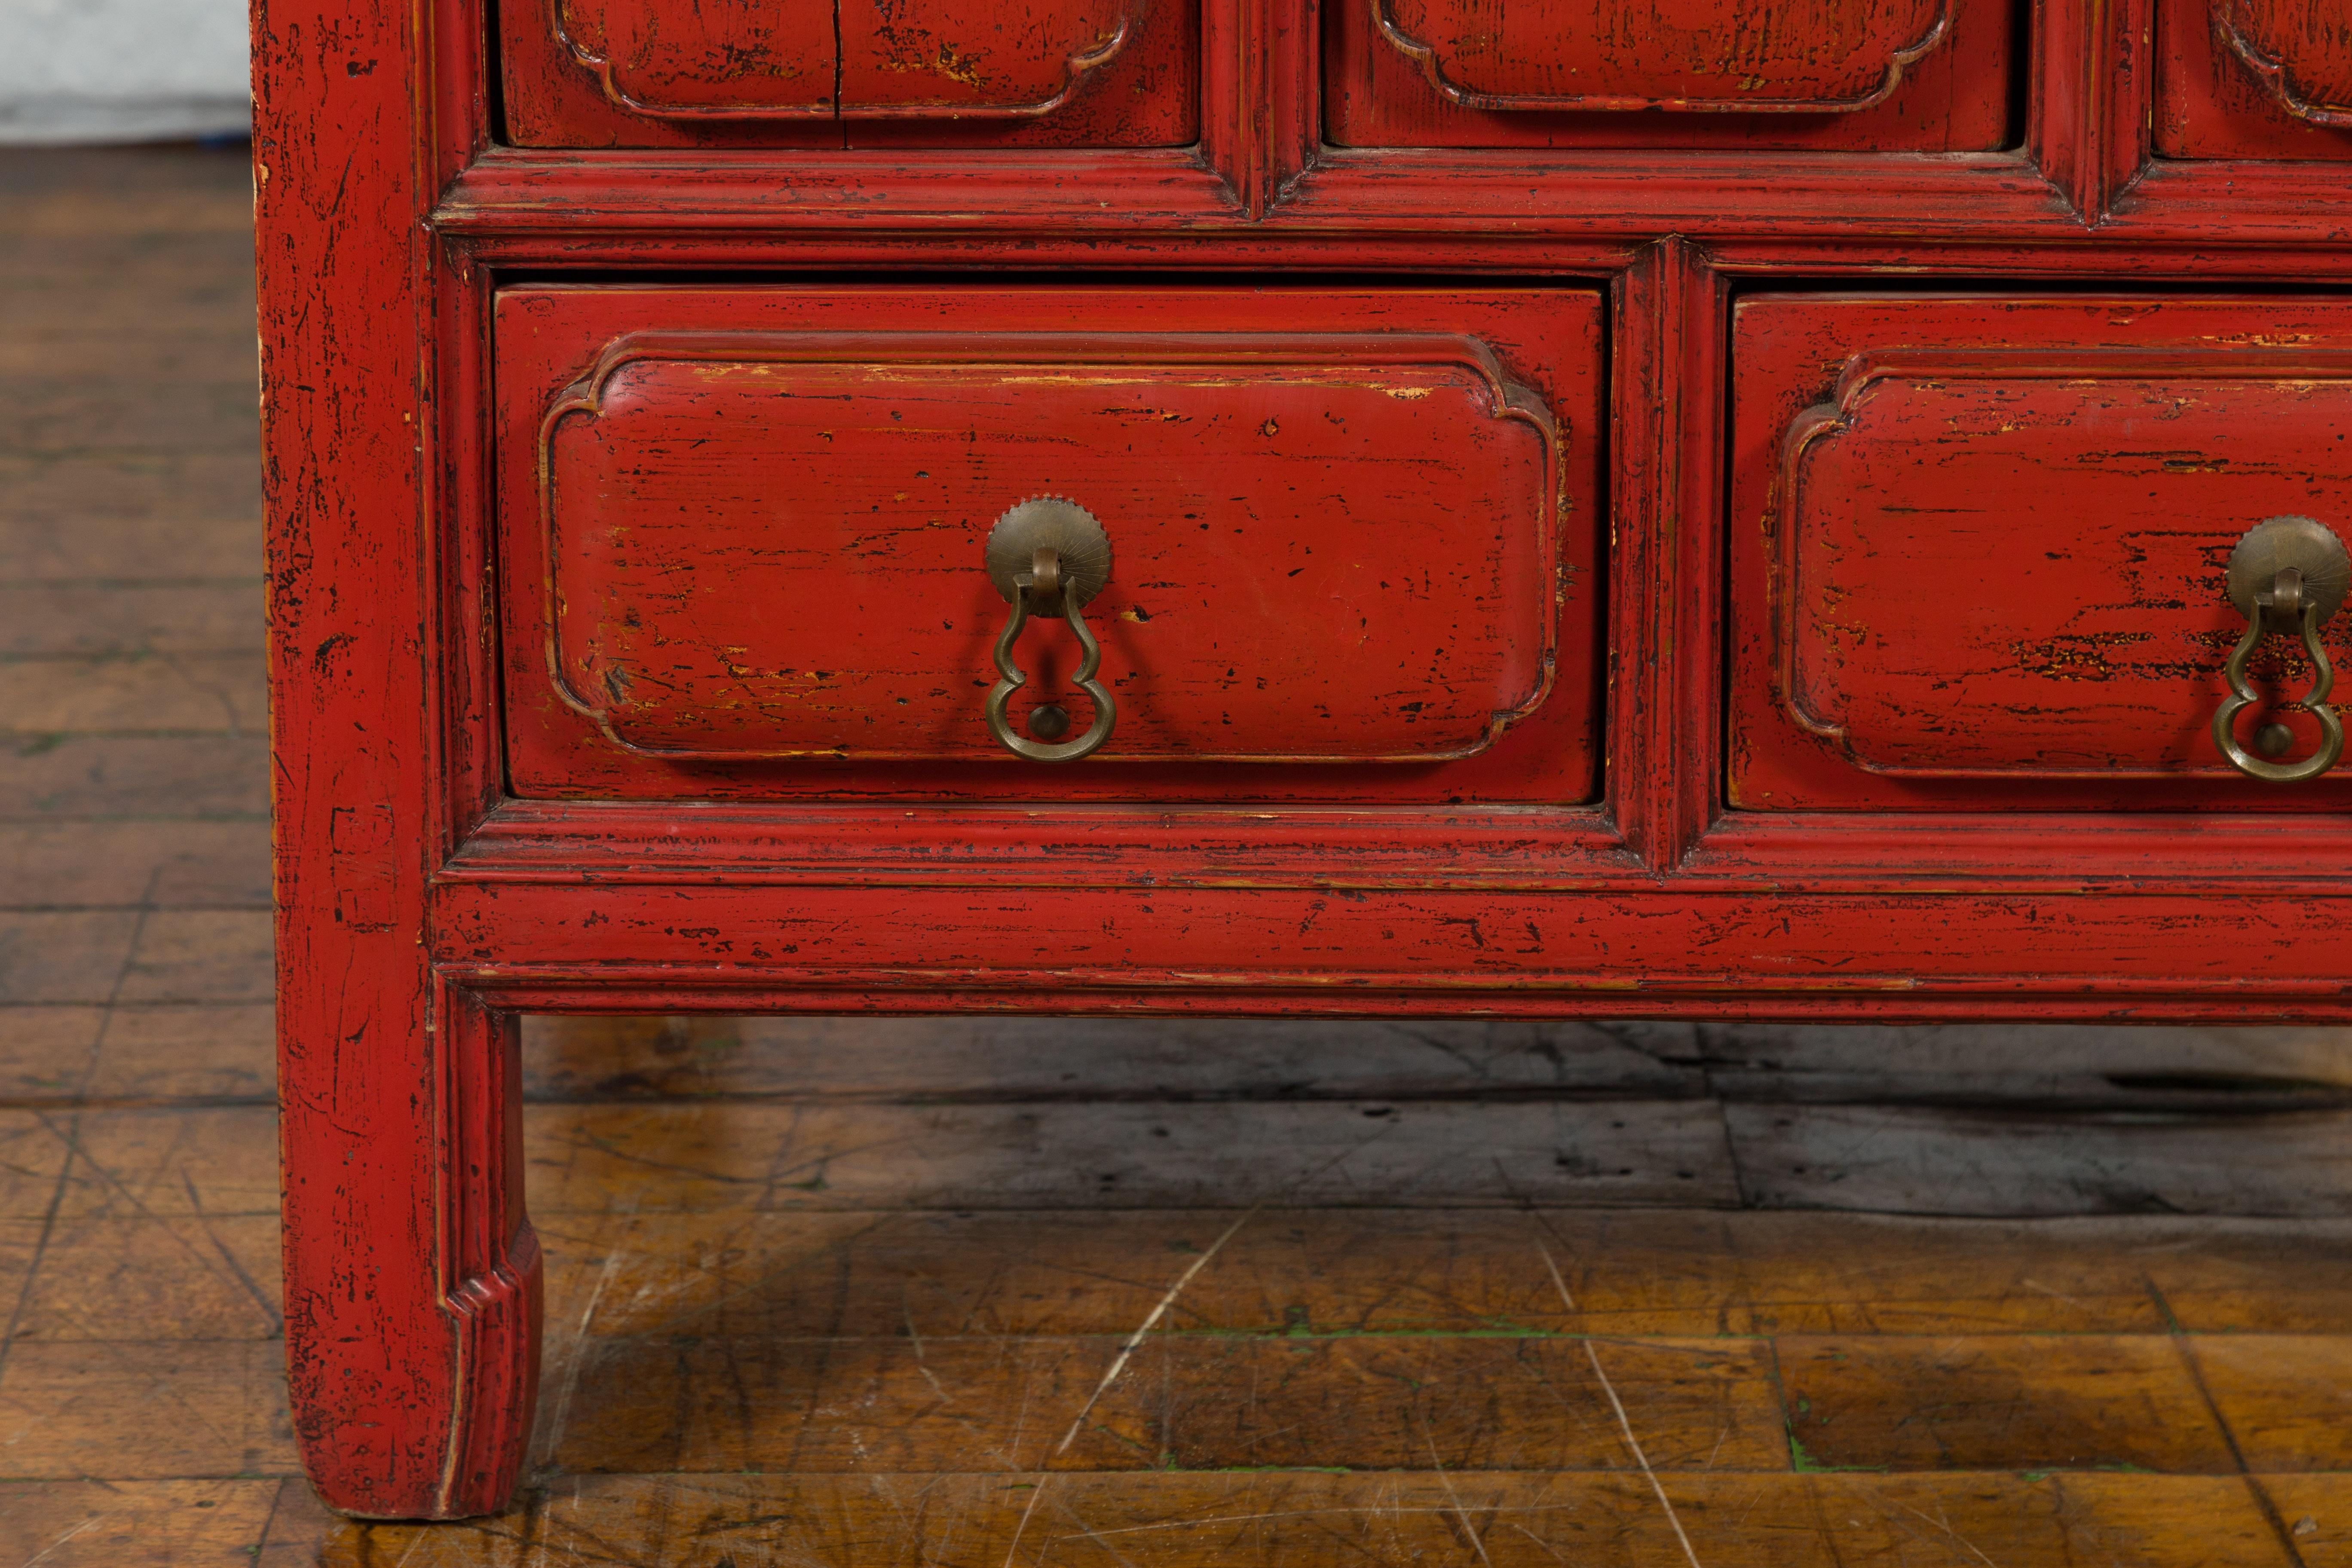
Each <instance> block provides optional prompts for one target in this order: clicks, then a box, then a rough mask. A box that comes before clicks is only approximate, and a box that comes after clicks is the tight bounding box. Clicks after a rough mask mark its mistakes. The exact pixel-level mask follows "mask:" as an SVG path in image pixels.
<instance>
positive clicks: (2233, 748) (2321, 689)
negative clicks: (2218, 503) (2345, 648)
mask: <svg viewBox="0 0 2352 1568" xmlns="http://www.w3.org/2000/svg"><path fill="white" fill-rule="evenodd" d="M2229 586H2230V602H2231V604H2233V605H2237V606H2238V613H2239V614H2241V615H2242V616H2245V617H2246V635H2245V636H2244V637H2242V638H2240V639H2239V641H2238V647H2237V650H2236V651H2235V652H2233V653H2231V655H2230V664H2229V670H2228V674H2229V679H2230V691H2231V696H2230V697H2229V698H2228V699H2227V700H2224V701H2223V702H2222V704H2221V711H2220V712H2218V713H2216V714H2214V715H2213V743H2214V744H2215V745H2216V746H2219V747H2220V748H2221V754H2222V755H2223V756H2225V757H2227V758H2229V759H2230V763H2231V766H2233V767H2235V768H2236V769H2237V770H2238V771H2239V772H2240V773H2243V774H2245V775H2246V776H2247V777H2248V778H2256V779H2265V780H2267V781H2269V782H2270V783H2272V784H2300V783H2301V782H2303V781H2304V780H2305V779H2315V778H2317V777H2318V776H2319V775H2320V774H2322V773H2326V771H2327V770H2328V769H2330V768H2332V767H2334V766H2335V765H2336V761H2337V759H2339V758H2340V757H2342V756H2343V755H2344V721H2342V720H2340V719H2338V718H2337V717H2336V710H2335V709H2333V708H2330V707H2329V706H2328V705H2327V694H2328V693H2329V692H2330V691H2331V690H2333V689H2335V686H2336V670H2335V668H2334V667H2333V666H2332V665H2330V664H2329V663H2328V662H2327V650H2326V648H2324V647H2321V646H2320V642H2319V628H2320V627H2321V626H2325V625H2326V622H2327V618H2328V617H2329V616H2333V615H2334V614H2335V613H2336V610H2337V609H2338V608H2340V607H2341V606H2342V605H2343V603H2344V594H2345V590H2346V588H2347V586H2352V559H2347V555H2346V552H2345V549H2344V542H2343V541H2342V540H2340V539H2338V538H2336V535H2335V533H2334V532H2333V531H2330V530H2329V529H2328V528H2327V527H2326V524H2324V523H2320V522H2316V521H2313V520H2312V519H2310V518H2307V517H2273V518H2271V519H2269V520H2268V521H2263V522H2260V523H2257V524H2255V525H2254V527H2253V529H2252V531H2249V532H2248V533H2247V535H2246V537H2245V538H2243V539H2242V540H2240V541H2239V542H2238V547H2237V549H2235V550H2233V551H2231V552H2230V572H2229ZM2273 632H2278V633H2281V634H2284V635H2286V636H2296V635H2300V636H2301V637H2302V638H2303V651H2304V653H2305V655H2306V656H2308V657H2309V658H2310V659H2311V668H2312V680H2311V689H2310V691H2308V692H2307V693H2305V696H2304V699H2303V707H2304V709H2305V711H2307V712H2309V713H2310V714H2311V716H2312V717H2313V718H2314V719H2316V720H2317V721H2319V737H2320V739H2319V749H2318V750H2317V751H2315V752H2313V753H2312V754H2311V755H2309V756H2307V757H2305V758H2304V759H2303V760H2302V761H2301V762H2299V763H2278V762H2272V761H2270V760H2268V759H2269V758H2270V757H2274V756H2277V755H2279V754H2281V753H2283V752H2285V750H2286V749H2287V747H2289V746H2290V745H2292V744H2294V735H2293V732H2292V731H2289V730H2288V729H2287V727H2286V726H2285V725H2284V723H2280V722H2278V721H2273V722H2271V723H2268V724H2265V725H2263V727H2262V729H2261V730H2260V731H2257V732H2256V734H2255V736H2254V748H2255V750H2256V751H2260V752H2264V753H2266V755H2265V756H2261V757H2258V756H2255V755H2254V754H2253V752H2249V751H2247V750H2246V749H2245V748H2244V747H2243V746H2241V745H2240V744H2239V743H2238V737H2237V730H2236V725H2237V719H2238V715H2239V714H2241V713H2242V712H2244V711H2245V710H2247V709H2248V708H2251V707H2252V706H2253V705H2254V704H2255V703H2256V702H2259V701H2261V700H2262V693H2260V692H2258V691H2256V690H2255V689H2254V687H2253V683H2252V681H2251V680H2250V679H2247V676H2246V662H2247V661H2248V660H2249V659H2251V658H2252V657H2253V653H2254V649H2255V648H2256V647H2260V646H2261V645H2262V640H2263V637H2267V636H2269V635H2270V634H2271V633H2273Z"/></svg>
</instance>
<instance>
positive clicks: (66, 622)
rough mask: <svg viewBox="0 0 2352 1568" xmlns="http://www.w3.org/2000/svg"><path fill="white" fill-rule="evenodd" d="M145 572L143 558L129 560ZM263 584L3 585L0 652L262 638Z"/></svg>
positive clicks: (139, 649)
mask: <svg viewBox="0 0 2352 1568" xmlns="http://www.w3.org/2000/svg"><path fill="white" fill-rule="evenodd" d="M122 568H123V571H122V574H123V575H125V576H135V575H139V574H142V572H143V567H142V565H141V563H135V562H125V563H122ZM260 604H261V584H260V582H259V581H258V580H257V579H254V580H247V581H245V582H239V583H211V582H195V583H173V584H163V585H149V584H141V585H139V586H135V587H121V586H90V587H64V586H59V585H55V584H42V585H40V586H38V587H27V586H14V587H10V586H0V655H17V656H22V655H26V654H47V655H58V654H77V655H82V656H85V657H87V656H91V655H104V654H116V655H121V654H130V653H155V654H178V655H186V654H213V653H226V652H232V651H242V650H244V649H246V648H247V647H253V646H255V645H256V644H257V643H258V642H259V641H260V638H259V637H258V635H257V634H258V632H259V629H260V628H259V626H258V624H257V623H258V621H259V619H260V615H259V607H260Z"/></svg>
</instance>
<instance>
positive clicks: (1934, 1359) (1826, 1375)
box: [1773, 1334, 2232, 1475]
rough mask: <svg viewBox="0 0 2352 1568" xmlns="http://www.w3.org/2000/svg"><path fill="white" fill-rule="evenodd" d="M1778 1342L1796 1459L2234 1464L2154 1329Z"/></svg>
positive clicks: (1999, 1465)
mask: <svg viewBox="0 0 2352 1568" xmlns="http://www.w3.org/2000/svg"><path fill="white" fill-rule="evenodd" d="M1773 1348H1774V1351H1775V1352H1776V1354H1777V1358H1778V1363H1779V1368H1780V1385H1781V1388H1782V1390H1783V1394H1784V1397H1785V1398H1786V1399H1787V1401H1788V1411H1789V1441H1790V1446H1791V1448H1792V1450H1793V1451H1794V1452H1795V1453H1796V1454H1797V1455H1798V1456H1799V1461H1800V1463H1801V1464H1803V1465H1809V1466H1812V1467H1817V1468H1826V1469H1848V1468H1860V1469H1874V1468H1890V1469H1897V1470H1932V1469H1952V1470H2099V1469H2121V1468H2129V1469H2135V1470H2158V1471H2165V1472H2170V1473H2178V1474H2188V1475H2213V1474H2218V1473H2221V1472H2225V1471H2227V1470H2229V1469H2231V1468H2232V1464H2231V1455H2230V1449H2229V1446H2228V1444H2227V1442H2226V1440H2225V1439H2224V1437H2223V1436H2222V1433H2221V1428H2220V1427H2219V1426H2216V1425H2215V1423H2214V1421H2213V1418H2212V1415H2211V1414H2210V1411H2209V1410H2208V1409H2207V1407H2206V1404H2205V1399H2204V1396H2203V1394H2200V1392H2199V1389H2198V1384H2197V1379H2196V1377H2195V1375H2194V1374H2193V1373H2191V1372H2190V1370H2189V1367H2188V1365H2187V1364H2186V1363H2184V1362H2183V1361H2182V1360H2181V1357H2180V1354H2179V1351H2178V1349H2177V1348H2176V1347H2175V1346H2174V1345H2173V1344H2172V1343H2171V1342H2169V1341H2168V1340H2167V1339H2166V1338H2165V1337H2164V1336H2162V1335H2158V1334H2147V1335H2129V1336H2127V1335H2118V1334H2005V1335H1967V1336H1958V1335H1955V1336H1948V1337H1941V1338H1935V1339H1920V1338H1913V1337H1910V1336H1906V1335H1885V1336H1880V1337H1872V1338H1865V1337H1862V1336H1845V1335H1840V1336H1836V1337H1817V1336H1811V1335H1783V1336H1781V1337H1780V1338H1779V1339H1777V1340H1775V1341H1774V1342H1773Z"/></svg>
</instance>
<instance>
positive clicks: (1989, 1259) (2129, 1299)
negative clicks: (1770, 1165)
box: [542, 1185, 2352, 1337]
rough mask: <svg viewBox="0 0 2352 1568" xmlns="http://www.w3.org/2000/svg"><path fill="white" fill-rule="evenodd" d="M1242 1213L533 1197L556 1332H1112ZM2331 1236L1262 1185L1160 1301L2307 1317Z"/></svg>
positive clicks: (1461, 1314) (2325, 1283)
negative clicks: (1327, 1192) (672, 1203)
mask: <svg viewBox="0 0 2352 1568" xmlns="http://www.w3.org/2000/svg"><path fill="white" fill-rule="evenodd" d="M1246 1212H1247V1211H1241V1210H1224V1209H1220V1210H1210V1211H1202V1210H1132V1209H1118V1210H1091V1211H1025V1212H1001V1213H985V1212H982V1213H972V1212H961V1213H945V1212H939V1211H922V1210H902V1211H899V1212H898V1213H895V1214H883V1213H877V1212H872V1211H832V1212H824V1211H820V1212H814V1213H812V1212H808V1211H794V1212H788V1213H777V1212H745V1211H742V1210H710V1211H702V1212H680V1211H675V1210H672V1211H665V1212H659V1213H645V1212H642V1209H641V1195H640V1194H639V1193H638V1192H637V1190H636V1189H635V1186H634V1185H631V1186H624V1187H621V1188H618V1189H616V1190H615V1192H614V1196H613V1198H612V1199H611V1201H610V1203H609V1205H608V1206H607V1207H606V1208H605V1209H604V1210H602V1211H587V1210H579V1211H574V1212H570V1213H562V1214H553V1213H550V1214H546V1215H545V1216H544V1217H545V1226H544V1235H543V1237H542V1239H543V1241H544V1243H545V1245H546V1246H547V1247H548V1250H549V1254H550V1263H549V1268H550V1269H551V1275H550V1278H551V1281H553V1283H552V1284H551V1292H552V1294H553V1296H554V1297H555V1299H556V1300H559V1301H568V1302H577V1303H580V1304H581V1305H580V1307H579V1310H578V1311H577V1312H576V1313H572V1314H571V1315H568V1316H567V1315H565V1314H563V1313H559V1314H558V1318H559V1321H561V1323H562V1325H563V1331H564V1332H566V1333H567V1334H577V1333H582V1332H585V1333H588V1334H591V1335H597V1334H624V1333H632V1334H644V1335H650V1334H655V1333H656V1332H658V1331H662V1330H664V1329H665V1328H667V1326H669V1325H671V1324H673V1323H674V1322H676V1321H679V1320H681V1319H682V1318H684V1317H687V1316H693V1317H694V1318H696V1320H697V1321H699V1322H702V1323H704V1324H705V1325H707V1331H709V1332H713V1333H720V1334H726V1335H732V1336H737V1337H742V1336H747V1335H751V1334H755V1333H766V1334H774V1335H780V1336H786V1337H812V1336H818V1337H822V1336H836V1337H837V1336H840V1335H843V1334H852V1333H876V1334H884V1335H896V1334H898V1333H899V1332H901V1331H912V1332H915V1333H919V1334H925V1335H958V1334H975V1333H989V1334H1026V1333H1045V1334H1060V1335H1072V1334H1105V1333H1120V1332H1126V1331H1131V1330H1132V1329H1133V1327H1134V1326H1135V1324H1137V1323H1139V1322H1140V1321H1143V1320H1144V1318H1145V1317H1146V1316H1147V1315H1148V1313H1149V1311H1150V1308H1151V1307H1152V1306H1153V1304H1154V1303H1155V1302H1156V1301H1158V1300H1159V1299H1160V1294H1161V1293H1162V1292H1163V1291H1164V1290H1165V1289H1166V1288H1167V1287H1168V1286H1169V1285H1170V1284H1171V1282H1172V1281H1173V1280H1174V1279H1175V1278H1176V1276H1177V1275H1178V1274H1179V1273H1181V1270H1182V1269H1183V1268H1185V1267H1187V1266H1189V1264H1190V1263H1191V1261H1192V1260H1193V1259H1195V1258H1198V1257H1199V1256H1200V1255H1201V1253H1202V1249H1204V1248H1206V1247H1209V1246H1210V1245H1211V1243H1212V1242H1213V1241H1214V1239H1215V1238H1216V1237H1220V1236H1223V1235H1225V1233H1226V1231H1227V1229H1228V1228H1229V1227H1231V1226H1233V1225H1234V1221H1236V1220H1239V1219H1242V1218H1244V1214H1245V1213H1246ZM1547 1256H1548V1257H1549V1259H1550V1262H1549V1264H1547V1263H1546V1262H1545V1258H1547ZM2297 1259H2300V1260H2303V1263H2304V1267H2302V1268H2300V1269H2298V1268H2295V1266H2294V1265H2295V1260H2297ZM2347 1259H2352V1237H2347V1233H2346V1230H2345V1227H2344V1226H2343V1225H2342V1224H2341V1223H2338V1222H2292V1223H2282V1222H2273V1223H2268V1224H2265V1223H2263V1222H2242V1223H2238V1224H2231V1223H2227V1222H2216V1221H2198V1220H2171V1219H2129V1220H2116V1219H2098V1220H2079V1221H2067V1222H2050V1221H2042V1222H2030V1223H2028V1222H1979V1221H1966V1220H1927V1221H1923V1220H1916V1219H1905V1218H1893V1217H1885V1216H1877V1215H1830V1214H1823V1215H1806V1214H1780V1215H1775V1214H1755V1213H1748V1214H1720V1213H1705V1212H1689V1211H1671V1210H1670V1211H1663V1212H1661V1211H1630V1212H1628V1211H1615V1212H1612V1211H1606V1210H1599V1211H1594V1210H1572V1209H1549V1210H1538V1211H1534V1212H1525V1211H1497V1210H1493V1209H1472V1210H1463V1209H1447V1210H1396V1209H1364V1210H1358V1209H1343V1210H1298V1209H1285V1208H1269V1209H1266V1210H1263V1211H1259V1212H1257V1213H1255V1214H1252V1215H1248V1218H1247V1223H1246V1224H1244V1225H1242V1226H1240V1228H1239V1229H1238V1230H1235V1231H1234V1233H1233V1234H1232V1235H1231V1236H1230V1237H1228V1238H1227V1239H1226V1240H1225V1242H1224V1244H1223V1247H1221V1248H1220V1249H1219V1250H1218V1252H1217V1254H1216V1259H1215V1263H1214V1266H1213V1267H1210V1268H1204V1269H1203V1270H1202V1272H1201V1273H1199V1274H1198V1275H1197V1276H1196V1277H1194V1278H1193V1279H1191V1280H1190V1281H1189V1282H1188V1283H1187V1284H1186V1286H1185V1288H1184V1289H1183V1291H1182V1292H1181V1297H1180V1299H1179V1300H1177V1301H1176V1302H1175V1303H1173V1304H1171V1306H1170V1307H1169V1309H1168V1316H1167V1321H1168V1324H1169V1326H1170V1327H1171V1328H1182V1329H1185V1330H1188V1331H1202V1332H1221V1333H1234V1334H1249V1333H1280V1332H1285V1331H1290V1330H1292V1329H1305V1330H1314V1331H1325V1332H1340V1331H1344V1332H1349V1333H1417V1332H1434V1331H1487V1330H1492V1331H1546V1332H1554V1333H1598V1334H1614V1335H1637V1334H1668V1335H1680V1336H1685V1337H1688V1336H1697V1335H1706V1334H1744V1335H1752V1336H1768V1335H1772V1334H1909V1335H1988V1334H2004V1333H2033V1334H2053V1333H2055V1334H2079V1333H2109V1334H2115V1333H2131V1334H2160V1333H2163V1332H2164V1331H2166V1329H2167V1328H2168V1325H2169V1324H2172V1323H2178V1324H2179V1326H2181V1327H2182V1328H2184V1329H2189V1330H2191V1331H2195V1330H2200V1329H2203V1330H2221V1331H2238V1330H2242V1329H2259V1330H2262V1331H2269V1332H2296V1331H2301V1332H2306V1333H2308V1332H2319V1331H2327V1330H2330V1329H2332V1328H2334V1327H2335V1326H2336V1324H2338V1323H2341V1322H2343V1321H2346V1319H2347V1308H2352V1265H2347ZM1551 1268H1558V1269H1559V1272H1560V1276H1561V1281H1562V1282H1564V1283H1565V1284H1566V1285H1567V1287H1568V1289H1569V1290H1570V1301H1572V1303H1573V1305H1572V1306H1570V1305H1569V1304H1567V1303H1563V1302H1562V1300H1560V1299H1559V1292H1558V1289H1557V1287H1556V1286H1555V1284H1554V1281H1553V1280H1552V1279H1551V1278H1550V1269H1551ZM2151 1283H2155V1284H2156V1285H2157V1286H2158V1289H2154V1290H2151V1289H2150V1288H2149V1287H2150V1285H2151Z"/></svg>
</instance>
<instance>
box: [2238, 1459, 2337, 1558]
mask: <svg viewBox="0 0 2352 1568" xmlns="http://www.w3.org/2000/svg"><path fill="white" fill-rule="evenodd" d="M2254 1484H2255V1485H2256V1486H2257V1487H2260V1488H2261V1489H2263V1492H2265V1493H2266V1494H2268V1496H2269V1498H2270V1501H2271V1506H2272V1508H2273V1510H2275V1511H2276V1513H2277V1515H2278V1519H2279V1521H2280V1522H2281V1523H2282V1524H2284V1526H2285V1527H2286V1531H2287V1535H2288V1538H2289V1539H2290V1540H2292V1541H2293V1542H2294V1550H2295V1555H2296V1556H2298V1557H2299V1558H2301V1559H2302V1561H2303V1565H2304V1568H2343V1565H2344V1564H2345V1563H2352V1486H2347V1484H2346V1481H2345V1478H2344V1477H2342V1476H2340V1475H2335V1476H2263V1477H2262V1478H2260V1479H2257V1480H2256V1481H2255V1482H2254Z"/></svg>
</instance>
